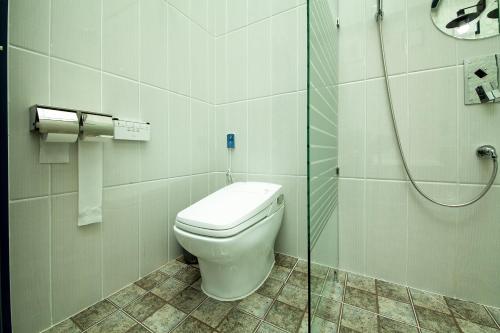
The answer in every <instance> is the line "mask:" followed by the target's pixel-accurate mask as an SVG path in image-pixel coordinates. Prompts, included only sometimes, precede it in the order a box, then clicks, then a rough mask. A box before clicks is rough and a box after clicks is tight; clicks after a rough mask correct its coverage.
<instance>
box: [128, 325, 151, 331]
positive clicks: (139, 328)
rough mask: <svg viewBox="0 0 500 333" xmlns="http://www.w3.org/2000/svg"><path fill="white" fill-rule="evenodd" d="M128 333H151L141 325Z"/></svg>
mask: <svg viewBox="0 0 500 333" xmlns="http://www.w3.org/2000/svg"><path fill="white" fill-rule="evenodd" d="M127 333H149V331H148V330H147V329H146V328H144V326H141V325H139V324H137V325H135V326H134V327H132V328H131V329H129V330H128V331H127Z"/></svg>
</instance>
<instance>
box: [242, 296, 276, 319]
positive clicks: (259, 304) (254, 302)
mask: <svg viewBox="0 0 500 333" xmlns="http://www.w3.org/2000/svg"><path fill="white" fill-rule="evenodd" d="M272 303H273V300H272V299H271V298H269V297H266V296H263V295H260V294H256V293H254V294H252V295H250V296H248V297H247V298H245V299H243V300H241V302H240V303H239V304H238V308H239V309H241V310H243V311H246V312H248V313H251V314H253V315H254V316H256V317H259V318H264V316H265V315H266V313H267V310H269V307H270V306H271V304H272Z"/></svg>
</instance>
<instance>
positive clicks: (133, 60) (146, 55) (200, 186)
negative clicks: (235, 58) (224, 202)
mask: <svg viewBox="0 0 500 333" xmlns="http://www.w3.org/2000/svg"><path fill="white" fill-rule="evenodd" d="M192 2H193V6H191V5H190V2H189V1H184V0H183V1H164V0H109V1H108V0H74V1H66V0H50V1H49V0H46V1H39V0H16V1H11V2H10V28H9V30H10V46H9V137H10V143H9V144H10V154H9V161H10V175H11V178H10V209H11V217H10V239H11V243H10V244H11V254H12V255H11V258H10V259H11V263H10V264H11V274H12V276H11V282H12V286H11V287H12V290H11V292H12V313H13V325H14V332H35V331H40V330H42V329H44V328H47V327H49V326H50V325H51V324H52V323H57V322H59V321H60V320H62V319H65V318H66V317H68V316H70V315H72V314H74V313H76V312H78V311H80V310H81V309H82V308H84V307H87V306H89V305H91V304H92V303H94V302H96V301H98V300H100V299H101V298H102V297H106V296H107V295H108V294H110V293H112V292H114V291H116V290H117V289H119V288H121V287H123V286H125V285H126V284H128V283H130V282H132V281H134V280H136V279H138V278H139V277H140V276H143V275H146V274H147V273H149V272H151V271H152V270H154V269H156V268H157V267H159V266H160V265H161V264H163V263H165V262H166V261H167V260H168V259H171V258H174V257H176V256H178V255H179V254H180V248H179V246H178V245H177V242H176V241H175V238H174V235H173V233H172V232H171V227H172V225H173V221H174V218H175V215H176V213H177V212H178V211H179V210H181V209H183V208H185V207H186V206H188V205H189V204H190V203H191V202H194V201H196V200H198V199H200V198H201V197H203V196H204V195H207V194H208V191H209V181H210V168H209V163H210V160H211V159H210V156H212V155H213V154H212V152H211V151H210V149H211V148H212V147H211V146H209V142H210V140H209V136H211V135H213V133H211V132H210V131H211V127H210V126H209V125H208V124H209V123H210V122H211V121H212V118H213V115H214V111H213V99H212V96H213V95H214V93H213V92H214V89H213V88H212V84H211V80H210V77H212V76H213V73H214V71H213V70H212V67H213V66H211V65H210V64H211V63H213V62H214V58H213V54H212V53H213V52H212V51H211V50H213V48H214V47H215V37H214V35H213V34H214V27H213V22H212V21H210V24H209V20H208V14H209V7H208V6H207V4H208V2H207V1H192ZM199 3H203V4H204V6H201V7H200V6H199ZM33 104H50V105H56V106H61V107H68V108H77V109H84V110H90V111H94V112H105V113H111V114H113V115H116V116H120V117H123V118H127V119H132V120H144V121H149V122H151V123H152V140H151V141H150V142H148V143H138V142H117V141H113V142H109V143H105V144H104V166H103V168H104V170H103V171H104V185H105V186H104V192H103V211H104V212H103V219H104V221H103V222H104V223H103V224H102V225H90V226H86V227H81V228H79V227H77V207H78V200H77V190H78V178H77V177H78V171H77V147H76V145H72V146H71V149H70V163H69V164H53V165H47V164H39V161H38V155H39V138H38V136H36V135H31V134H30V133H29V132H28V107H29V106H31V105H33ZM89 181H91V180H89Z"/></svg>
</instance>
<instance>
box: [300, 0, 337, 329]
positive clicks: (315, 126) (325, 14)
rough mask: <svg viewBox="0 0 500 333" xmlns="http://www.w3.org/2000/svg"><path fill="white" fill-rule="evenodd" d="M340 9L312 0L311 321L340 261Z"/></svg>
mask: <svg viewBox="0 0 500 333" xmlns="http://www.w3.org/2000/svg"><path fill="white" fill-rule="evenodd" d="M337 13H338V2H337V0H309V1H308V126H307V128H308V249H309V253H308V262H309V269H308V274H309V316H310V317H309V323H311V318H312V317H313V316H314V313H315V310H316V309H315V307H317V305H318V304H317V302H313V301H314V300H317V299H318V297H316V296H315V295H320V294H321V292H322V288H323V285H324V281H325V279H329V278H332V276H331V275H332V274H333V273H334V272H335V271H334V270H333V269H332V268H334V267H337V266H338V260H339V256H338V172H339V169H338V135H337V133H338V85H337V82H338V80H337V76H338V27H337ZM325 266H327V267H328V268H327V267H325ZM310 331H311V330H310Z"/></svg>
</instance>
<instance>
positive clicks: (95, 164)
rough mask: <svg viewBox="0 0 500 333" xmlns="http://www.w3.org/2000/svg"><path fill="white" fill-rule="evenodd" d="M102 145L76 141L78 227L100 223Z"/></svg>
mask: <svg viewBox="0 0 500 333" xmlns="http://www.w3.org/2000/svg"><path fill="white" fill-rule="evenodd" d="M102 154H103V144H102V143H100V142H89V141H82V140H80V141H78V226H84V225H88V224H92V223H101V222H102V173H103V171H102V169H103V161H102V157H103V156H102Z"/></svg>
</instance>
